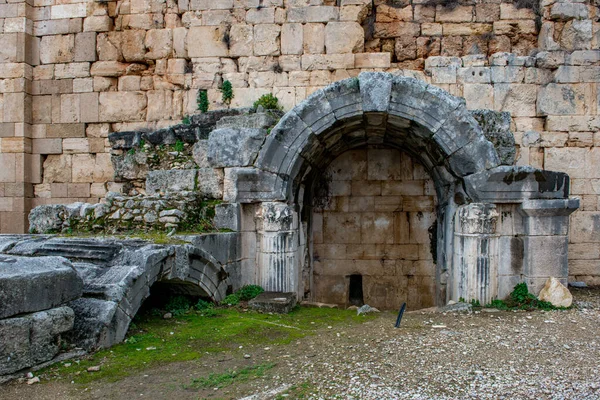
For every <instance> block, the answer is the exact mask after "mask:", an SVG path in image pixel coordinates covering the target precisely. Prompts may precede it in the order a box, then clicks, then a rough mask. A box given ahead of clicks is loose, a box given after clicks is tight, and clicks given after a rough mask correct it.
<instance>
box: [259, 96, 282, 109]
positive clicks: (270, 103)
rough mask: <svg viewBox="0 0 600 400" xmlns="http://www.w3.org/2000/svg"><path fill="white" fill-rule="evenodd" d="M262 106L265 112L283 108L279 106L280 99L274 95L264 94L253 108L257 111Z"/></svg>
mask: <svg viewBox="0 0 600 400" xmlns="http://www.w3.org/2000/svg"><path fill="white" fill-rule="evenodd" d="M259 106H262V108H264V109H265V110H281V109H282V107H281V106H280V105H279V99H277V97H275V96H274V95H273V94H272V93H267V94H263V95H262V96H260V97H259V98H258V100H256V101H255V102H254V105H253V106H252V108H254V109H255V110H256V109H257V108H258V107H259Z"/></svg>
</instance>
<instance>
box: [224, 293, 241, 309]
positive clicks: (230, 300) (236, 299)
mask: <svg viewBox="0 0 600 400" xmlns="http://www.w3.org/2000/svg"><path fill="white" fill-rule="evenodd" d="M238 304H240V296H238V295H237V294H235V293H233V294H228V295H227V296H225V298H224V299H223V300H221V305H224V306H237V305H238Z"/></svg>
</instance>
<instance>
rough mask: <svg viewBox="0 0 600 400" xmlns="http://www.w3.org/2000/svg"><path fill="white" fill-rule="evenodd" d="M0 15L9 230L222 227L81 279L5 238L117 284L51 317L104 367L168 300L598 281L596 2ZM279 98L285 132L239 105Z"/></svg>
mask: <svg viewBox="0 0 600 400" xmlns="http://www.w3.org/2000/svg"><path fill="white" fill-rule="evenodd" d="M1 1H2V0H0V30H1V33H0V163H1V165H2V169H1V170H0V230H1V232H3V233H23V232H26V231H27V230H28V229H32V231H34V232H37V233H50V232H60V231H69V232H70V231H75V232H77V231H86V232H103V233H104V232H109V233H111V232H127V229H142V230H152V229H154V230H156V229H161V230H168V231H174V232H176V231H177V230H180V231H185V230H190V228H191V230H195V229H197V228H198V227H199V226H200V225H199V224H203V225H202V226H203V227H208V230H212V231H213V232H211V233H210V234H207V235H192V236H186V237H183V238H181V239H178V240H183V241H184V242H186V243H187V244H179V245H163V246H161V245H149V244H146V245H142V244H131V243H129V244H122V243H121V244H119V242H118V241H117V242H114V243H113V242H110V244H107V245H106V246H107V247H108V248H118V249H119V250H118V251H116V253H115V254H117V253H118V254H120V256H119V257H117V256H116V255H115V258H111V259H110V261H109V260H108V259H106V260H100V261H98V260H96V261H92V262H90V263H87V262H85V261H82V260H81V259H80V257H79V256H78V254H76V253H77V252H75V253H69V252H64V248H65V247H68V246H69V245H68V244H60V243H58V242H60V240H59V241H58V242H57V243H58V244H59V245H58V247H57V243H55V242H54V241H55V240H57V239H53V238H51V237H46V236H44V237H42V238H38V239H34V238H31V237H29V236H26V237H19V236H10V237H5V240H6V241H7V242H6V243H7V244H6V245H5V246H3V247H1V248H0V251H1V252H2V253H4V254H7V257H8V256H10V257H21V256H48V254H46V253H52V254H50V255H60V256H63V257H66V258H67V259H68V260H70V262H71V263H72V268H74V269H75V270H77V271H78V274H79V275H80V276H81V277H82V279H83V289H82V295H83V297H82V299H86V298H91V297H94V298H96V299H97V297H98V294H97V293H96V292H94V290H96V289H95V288H97V287H103V288H104V289H102V290H101V291H102V292H103V293H104V294H102V295H101V296H100V297H102V299H101V301H105V302H112V303H114V304H113V305H112V306H111V307H112V308H111V307H100V306H98V307H95V308H94V307H92V306H90V307H87V306H86V307H79V308H78V306H77V304H78V303H76V302H77V301H82V302H87V303H88V305H89V303H94V302H95V301H84V300H81V299H80V300H74V301H73V300H65V302H68V301H70V302H68V304H67V305H65V302H63V303H60V302H59V303H56V304H52V305H51V306H48V307H50V308H48V309H51V308H52V307H54V308H56V307H67V308H69V309H71V310H74V314H73V315H74V322H73V324H74V326H75V331H76V333H75V334H73V333H71V335H72V337H77V338H78V339H74V340H79V341H84V342H85V341H86V340H88V342H87V343H88V345H89V347H94V346H105V345H109V344H111V343H113V342H114V341H118V340H120V338H122V335H123V334H124V332H125V331H124V329H125V330H126V327H127V325H128V323H129V321H130V319H131V318H132V317H133V315H134V314H135V312H136V311H137V307H139V305H140V304H141V301H142V300H143V299H144V298H145V297H147V296H148V294H149V290H150V286H151V284H152V283H153V282H155V281H157V280H164V281H170V282H171V283H178V284H182V283H183V282H187V281H189V280H190V279H191V281H193V282H194V283H192V286H195V287H196V288H200V289H196V290H198V293H201V294H202V295H206V296H209V297H212V298H213V299H214V300H219V299H220V298H221V297H222V295H223V294H224V293H225V292H226V291H227V290H235V289H236V288H238V287H240V286H241V285H243V284H246V283H255V284H259V285H261V286H263V287H265V288H266V289H267V290H272V291H279V292H281V291H284V292H294V293H296V294H297V295H298V297H299V298H300V299H309V300H316V301H327V302H335V303H339V304H343V305H349V304H355V303H356V304H360V303H362V302H366V303H368V304H370V305H372V306H378V307H382V308H396V307H397V306H399V304H400V303H401V302H403V301H406V302H407V303H408V304H409V307H410V308H418V307H425V306H429V305H433V304H442V303H444V302H446V301H448V300H458V299H459V298H460V297H463V298H465V299H477V300H480V301H481V302H482V303H484V302H488V301H489V300H491V299H493V298H498V297H503V296H505V295H506V294H508V293H509V291H510V290H511V289H512V288H513V287H514V285H515V284H516V283H518V282H521V281H526V282H527V283H528V284H529V286H530V288H531V289H532V291H536V292H537V291H538V290H539V289H540V288H541V287H542V286H543V284H544V282H545V280H546V279H547V278H548V277H550V276H553V277H556V278H558V279H559V280H560V281H561V282H562V283H566V282H567V280H569V279H570V280H583V281H585V282H587V283H589V284H595V283H598V280H599V279H600V250H599V249H600V246H599V244H600V234H599V231H600V225H599V224H598V218H599V216H600V210H599V207H600V203H599V201H598V200H599V197H598V195H599V192H598V182H600V152H599V150H598V146H599V144H598V143H600V142H599V140H600V139H599V138H600V133H599V132H598V129H599V127H600V124H599V121H600V119H599V118H600V117H599V113H598V111H599V110H598V107H599V104H598V103H599V101H600V100H599V98H600V97H599V96H598V93H597V81H598V77H599V76H600V75H599V72H600V50H599V44H598V41H599V40H600V39H599V38H600V36H599V32H600V29H599V27H600V25H599V23H598V22H597V21H596V19H597V17H598V15H599V10H598V6H597V4H596V3H595V2H591V1H583V0H581V1H580V0H570V1H562V0H556V1H555V0H540V1H521V0H519V1H512V0H511V1H507V0H504V1H501V0H472V1H471V0H464V1H463V0H460V1H434V0H418V1H417V0H413V1H410V0H389V1H386V0H375V1H373V0H341V1H339V0H338V1H333V0H310V1H309V0H286V1H284V0H211V1H204V0H191V1H187V0H178V1H174V0H167V1H156V0H123V1H108V2H105V1H81V2H76V1H71V2H69V3H68V4H63V2H58V1H54V0H47V1H39V2H38V1H34V2H33V3H31V1H30V2H18V1H10V2H4V3H1ZM225 80H228V81H230V82H231V83H232V86H233V92H234V97H233V100H232V102H231V104H223V102H222V93H221V91H220V88H221V85H222V83H223V82H224V81H225ZM200 90H206V91H207V95H208V99H209V101H210V107H211V109H212V110H215V111H211V112H209V113H204V114H200V113H199V112H198V111H197V98H198V93H199V91H200ZM266 93H274V94H275V95H276V96H277V97H278V98H279V100H280V102H281V104H282V105H283V107H284V111H285V114H284V113H278V112H273V111H268V110H267V112H263V111H264V110H251V109H249V108H243V107H250V106H252V104H253V102H254V101H255V100H257V99H258V97H259V96H260V95H261V94H266ZM184 117H185V118H184ZM182 121H185V123H181V122H182ZM552 171H554V172H552ZM569 177H570V178H569ZM573 196H577V197H573ZM206 202H209V203H210V204H209V205H208V206H207V204H205V203H206ZM55 204H62V205H55ZM38 206H40V208H37V209H34V207H38ZM578 208H579V210H577V211H575V210H576V209H578ZM31 209H34V211H33V212H32V213H31V224H29V221H28V219H27V216H28V215H29V211H30V210H31ZM213 209H214V214H215V215H214V218H213V216H212V212H213V211H212V210H213ZM200 210H204V211H202V212H199V211H200ZM569 227H570V229H569ZM219 229H220V230H223V229H226V230H227V232H220V233H218V232H216V231H217V230H219ZM61 240H66V241H67V243H68V239H61ZM221 240H225V241H226V243H228V244H227V247H226V248H227V249H230V250H231V251H229V252H227V253H226V255H223V256H222V257H221V256H219V257H216V256H215V254H216V253H215V252H218V251H219V247H218V245H217V244H219V243H222V242H220V241H221ZM61 243H62V242H61ZM87 245H89V244H85V246H87ZM85 246H84V247H85ZM115 246H116V247H115ZM128 246H133V247H128ZM136 246H137V247H136ZM140 246H141V247H144V246H150V247H147V248H146V250H147V251H149V252H150V253H151V252H152V251H156V252H158V253H160V254H161V256H160V257H158V258H160V260H158V258H153V259H152V260H153V261H152V262H145V261H144V262H142V261H141V260H138V259H136V260H137V261H135V263H138V262H139V263H138V264H135V263H134V264H131V263H125V264H123V263H122V261H123V258H120V257H124V255H123V254H128V253H127V251H128V250H127V249H130V250H131V249H132V248H136V249H138V250H139V248H141V247H140ZM153 246H156V247H153ZM173 246H175V247H173ZM177 246H179V247H177ZM75 247H76V248H77V246H75ZM23 249H37V250H35V251H33V250H32V251H31V252H29V253H27V252H25V253H23V251H24V250H23ZM40 249H41V250H40ZM48 249H51V250H48ZM52 249H54V250H52ZM56 249H58V250H56ZM177 249H179V250H177ZM181 249H184V250H181ZM89 250H90V249H84V252H85V251H89ZM146 250H145V251H146ZM178 251H179V253H178ZM57 252H58V254H57ZM134 252H135V251H134ZM150 253H148V254H150ZM196 253H198V254H202V256H198V257H196V258H195V260H196V261H194V262H195V263H196V264H195V265H196V267H193V268H192V267H190V265H191V264H190V262H189V259H190V257H191V256H188V255H186V256H177V254H196ZM213 253H215V254H213ZM111 254H112V253H111ZM144 254H146V253H144ZM148 254H146V255H148ZM567 254H568V257H567ZM207 255H210V256H212V257H213V258H214V259H213V258H210V257H208V256H207ZM192 258H193V257H192ZM15 259H16V258H15ZM127 260H129V259H127ZM19 262H20V261H19ZM64 262H67V263H68V261H67V260H64ZM132 262H133V261H132ZM90 264H91V265H90ZM123 265H126V266H127V267H126V268H121V267H123ZM134 266H135V268H134ZM171 267H172V268H171ZM173 268H174V269H173ZM199 270H202V271H209V272H210V273H207V274H202V275H201V276H200V278H198V277H196V278H190V277H191V276H193V275H194V271H199ZM89 271H95V272H94V273H89ZM118 271H121V272H122V273H117V272H118ZM123 271H125V272H123ZM131 271H135V273H134V274H131V273H130V272H131ZM173 271H178V274H179V275H176V276H177V278H173V275H172V272H173ZM1 276H2V274H1V273H0V279H1ZM194 279H195V280H194ZM205 279H206V281H204V280H205ZM208 282H211V285H212V286H210V285H208ZM98 285H100V286H98ZM102 285H104V286H102ZM106 285H108V286H111V285H114V286H115V287H120V288H123V290H122V291H121V292H119V293H120V294H119V295H118V296H117V297H114V296H113V294H114V293H113V292H111V291H109V290H108V289H106V287H108V286H106ZM105 286H106V287H105ZM182 286H187V284H185V285H183V284H182ZM209 286H210V287H212V288H213V289H211V290H208V287H209ZM111 287H112V286H111ZM216 287H219V288H220V289H219V290H214V288H216ZM105 289H106V290H105ZM94 293H96V294H94ZM125 293H128V294H127V295H125ZM111 296H112V297H111ZM119 296H120V297H119ZM127 296H133V298H135V299H136V300H135V302H134V303H133V304H134V305H133V306H131V304H130V303H127V302H125V303H122V301H124V300H123V299H129V297H127ZM127 301H129V300H127ZM97 304H100V303H97ZM97 304H96V305H97ZM104 305H105V306H106V304H104ZM117 308H118V309H119V310H121V311H119V312H117V311H115V310H117ZM106 309H112V310H113V312H112V313H111V312H108V313H107V312H103V311H102V310H106ZM90 310H91V311H90ZM94 310H95V311H94ZM39 311H43V310H42V309H37V310H33V309H32V310H29V311H27V312H39ZM65 312H66V313H67V314H68V313H69V312H68V311H65ZM121 312H123V313H124V314H123V313H121ZM120 313H121V314H120ZM67 314H65V315H67ZM1 315H2V314H1V312H0V318H5V317H2V316H1ZM14 315H15V314H10V316H9V315H7V316H6V318H8V319H13V317H14ZM61 315H62V314H61ZM78 315H79V318H80V319H79V320H78ZM117 315H126V316H127V317H126V318H121V319H118V318H117V317H115V316H117ZM82 318H83V320H86V319H88V320H98V321H103V324H104V325H102V326H103V327H104V328H102V329H104V331H103V330H102V329H100V330H97V331H94V332H96V333H93V334H91V333H89V332H91V331H90V330H88V331H86V330H85V329H80V328H78V326H79V327H81V326H82V325H81V324H80V325H78V323H80V322H78V321H81V320H82ZM115 318H117V319H118V320H119V321H121V322H120V323H119V324H116V325H115V324H114V323H113V322H114V321H115ZM119 318H120V317H119ZM67 319H68V318H67ZM0 322H2V321H0ZM67 322H68V321H67ZM67 325H69V324H68V323H65V324H63V325H62V327H61V329H62V330H68V326H67ZM100 331H103V332H105V333H104V334H103V335H104V336H102V335H99V334H98V333H97V332H100ZM56 332H57V334H58V332H60V330H57V331H56ZM77 332H83V333H82V334H79V333H77ZM85 332H88V333H85ZM78 335H79V336H78ZM102 338H105V339H102ZM106 338H108V339H106ZM51 352H52V351H49V352H48V354H50V353H51Z"/></svg>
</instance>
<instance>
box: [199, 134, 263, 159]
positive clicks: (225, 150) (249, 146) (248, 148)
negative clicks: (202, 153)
mask: <svg viewBox="0 0 600 400" xmlns="http://www.w3.org/2000/svg"><path fill="white" fill-rule="evenodd" d="M266 136H267V130H266V129H257V128H221V129H215V130H214V131H212V132H211V133H210V136H209V138H208V162H209V164H210V165H211V166H212V167H213V168H223V167H246V166H249V165H252V164H253V163H254V160H256V156H257V155H258V152H259V150H260V147H261V145H262V144H263V142H264V140H265V137H266Z"/></svg>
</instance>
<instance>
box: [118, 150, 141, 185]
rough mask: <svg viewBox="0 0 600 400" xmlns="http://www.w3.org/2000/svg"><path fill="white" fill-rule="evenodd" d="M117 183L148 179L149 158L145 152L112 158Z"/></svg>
mask: <svg viewBox="0 0 600 400" xmlns="http://www.w3.org/2000/svg"><path fill="white" fill-rule="evenodd" d="M111 161H112V165H113V168H114V179H115V181H116V182H123V181H133V180H139V179H146V175H147V174H148V157H147V154H146V153H145V152H142V151H136V152H135V153H133V154H131V153H129V152H127V153H125V154H123V155H121V156H113V157H111Z"/></svg>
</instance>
